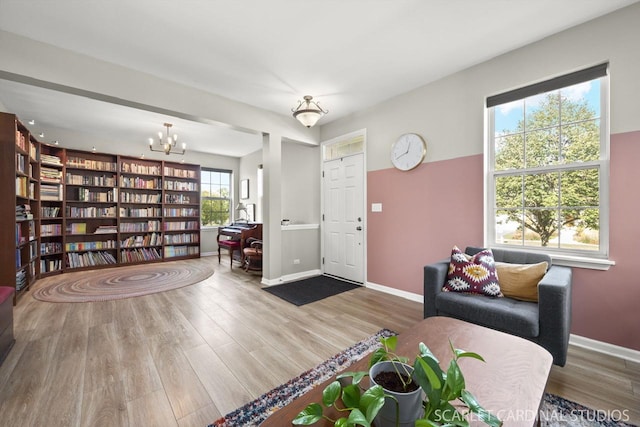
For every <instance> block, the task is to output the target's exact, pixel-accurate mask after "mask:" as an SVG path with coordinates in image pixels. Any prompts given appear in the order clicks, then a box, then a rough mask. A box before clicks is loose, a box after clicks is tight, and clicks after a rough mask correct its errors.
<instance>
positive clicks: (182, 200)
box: [164, 193, 197, 205]
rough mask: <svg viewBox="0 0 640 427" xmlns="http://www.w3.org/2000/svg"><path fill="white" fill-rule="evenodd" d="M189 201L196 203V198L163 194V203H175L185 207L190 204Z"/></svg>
mask: <svg viewBox="0 0 640 427" xmlns="http://www.w3.org/2000/svg"><path fill="white" fill-rule="evenodd" d="M191 200H193V203H197V198H196V197H192V196H188V195H185V194H168V193H167V194H165V195H164V202H165V203H175V204H183V205H187V204H189V203H192V202H191Z"/></svg>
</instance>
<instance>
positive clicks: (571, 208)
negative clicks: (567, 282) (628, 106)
mask: <svg viewBox="0 0 640 427" xmlns="http://www.w3.org/2000/svg"><path fill="white" fill-rule="evenodd" d="M596 81H598V84H599V85H598V87H599V104H598V106H597V108H595V112H594V114H593V115H592V116H591V117H588V118H582V119H579V120H570V119H569V120H568V117H566V113H565V114H563V106H564V105H563V104H566V103H568V101H566V100H565V97H564V96H563V94H562V91H563V89H566V88H560V89H559V90H552V91H550V92H547V93H545V94H542V95H534V96H549V99H551V97H552V96H557V97H558V103H557V104H558V105H557V113H556V114H557V122H553V123H552V124H549V125H547V126H538V127H535V126H533V127H529V105H528V103H527V99H529V98H533V96H532V97H529V98H524V99H521V100H516V101H511V102H517V103H519V102H522V123H521V124H522V126H521V129H510V130H511V131H512V132H506V133H497V132H496V117H495V114H496V113H495V109H496V108H498V107H500V105H495V106H492V107H491V108H489V114H488V118H489V125H488V126H487V129H488V131H489V139H488V140H489V142H490V144H489V146H490V149H489V153H488V154H489V155H488V162H487V169H488V175H487V177H488V179H489V181H488V182H489V185H488V186H487V189H488V194H487V196H488V197H487V201H488V203H487V207H488V208H489V209H488V214H489V215H487V221H486V223H485V224H486V236H487V243H488V244H489V245H491V246H503V247H512V248H513V247H514V246H518V247H522V248H523V249H524V248H527V249H531V248H537V249H544V250H545V251H551V252H558V253H560V254H563V253H564V254H567V255H578V256H584V255H587V256H590V257H593V256H596V257H606V256H607V254H608V227H607V220H608V198H607V195H606V191H604V189H605V188H607V187H606V186H607V184H608V183H607V181H606V176H608V123H607V120H606V112H607V108H606V107H607V103H606V102H605V99H606V95H607V89H608V85H607V81H606V78H604V77H602V78H599V79H596ZM570 87H571V86H568V87H567V88H570ZM550 94H552V95H550ZM569 104H570V103H569ZM569 107H570V105H569ZM569 107H567V108H569ZM535 109H536V106H535V105H534V107H533V110H534V112H535ZM551 112H553V110H551ZM518 113H519V111H518ZM591 123H593V125H592V126H591V128H594V129H595V130H598V131H599V134H598V135H597V137H598V141H597V142H598V148H599V149H598V150H597V151H596V153H594V154H593V155H592V156H593V157H596V158H595V159H592V158H587V159H579V158H574V157H572V155H571V149H572V148H574V151H575V149H576V148H580V147H579V146H577V145H576V146H575V147H571V146H570V145H569V144H571V143H577V142H576V141H572V140H571V136H572V134H571V132H572V131H574V132H575V131H578V130H580V128H582V129H589V124H591ZM535 132H538V133H540V135H543V132H546V133H547V134H549V135H551V134H552V133H553V132H557V140H554V141H553V142H552V143H551V145H553V144H556V145H557V154H556V156H557V157H555V158H552V156H547V158H545V159H535V158H534V157H531V155H530V153H528V151H529V149H530V148H531V147H529V146H528V142H529V141H527V139H528V138H527V137H528V136H529V137H530V136H531V134H533V133H535ZM585 132H586V131H585ZM519 135H520V139H521V141H522V145H521V152H520V153H519V154H516V157H517V156H519V158H520V159H521V163H520V164H521V166H520V167H515V166H514V164H508V165H506V167H501V166H499V165H498V164H497V156H499V155H500V153H499V152H497V151H499V150H501V149H505V147H506V142H505V141H507V138H510V137H512V138H518V136H519ZM534 136H535V135H534ZM574 136H575V135H574ZM543 142H544V140H543ZM547 142H548V141H547ZM594 142H595V139H594ZM532 143H533V142H532ZM500 144H503V145H500ZM578 155H581V154H578ZM587 155H588V154H587ZM519 162H520V161H519V160H517V159H516V161H515V163H519ZM502 166H505V165H504V164H503V165H502ZM589 171H591V172H589ZM581 173H582V174H583V176H586V177H588V178H590V179H591V181H589V182H593V181H594V179H595V181H597V193H598V194H597V195H596V197H591V198H589V195H588V194H586V195H585V194H580V192H577V193H578V194H577V195H574V196H573V198H574V199H575V200H577V201H578V202H583V203H573V204H569V205H568V204H566V202H567V201H568V199H570V198H571V197H572V196H571V194H569V193H570V190H571V185H570V184H571V179H574V182H573V185H574V186H575V179H576V178H577V177H579V176H580V174H581ZM571 174H574V175H575V176H572V175H571ZM545 175H546V176H545ZM553 175H555V177H553ZM506 177H514V178H516V177H517V178H519V181H520V182H519V186H520V189H519V191H518V193H519V197H514V201H517V203H515V204H514V205H510V204H505V205H501V206H499V204H498V203H497V197H496V193H497V192H498V191H499V186H498V181H499V180H500V179H501V178H506ZM528 177H529V179H535V178H536V177H539V179H542V178H545V177H549V178H550V179H552V180H553V179H555V181H556V184H555V190H554V194H553V196H552V197H550V198H553V199H555V202H554V203H553V205H551V203H547V204H543V205H541V206H538V205H534V204H532V202H531V201H529V200H527V187H526V185H527V178H528ZM540 177H541V178H540ZM532 182H533V181H532ZM532 185H533V184H532ZM516 187H517V184H516ZM532 188H533V186H532ZM500 191H501V190H500ZM580 197H582V199H580ZM502 199H504V197H502ZM587 200H588V201H590V202H593V201H595V202H597V203H584V202H585V201H587ZM516 205H517V206H516ZM545 211H548V212H553V214H551V213H550V214H549V215H548V217H549V218H554V220H555V226H556V228H557V230H556V231H555V233H554V239H553V240H554V243H553V244H552V245H550V244H549V240H547V241H546V242H545V243H546V246H545V247H544V248H541V246H542V244H543V239H542V238H541V237H540V235H538V238H539V240H540V244H538V245H537V246H536V245H535V239H534V240H528V239H527V233H528V232H531V231H532V229H534V228H535V227H527V225H526V224H527V222H526V221H527V220H528V219H529V218H528V217H527V215H530V216H532V217H533V216H534V215H536V214H537V215H538V216H543V213H544V212H545ZM509 212H511V213H512V214H513V215H511V219H513V218H515V217H516V216H517V217H519V225H518V226H519V233H520V236H519V239H516V237H517V233H513V236H512V237H513V238H512V239H509V240H510V241H508V240H507V239H504V236H500V235H499V234H500V233H499V231H500V229H501V228H502V226H503V225H504V224H506V223H508V222H509V221H507V219H508V218H509V216H508V213H509ZM576 213H580V214H581V215H582V216H581V217H580V216H578V217H576ZM501 214H502V215H503V216H499V215H501ZM503 217H506V218H507V219H505V220H503V221H502V222H501V221H500V220H499V219H500V218H503ZM572 218H573V220H572V221H570V222H568V219H572ZM576 218H577V219H576ZM589 218H591V221H592V223H593V221H594V220H593V218H596V219H597V224H598V225H597V226H596V230H597V233H596V234H597V235H598V236H597V239H596V241H595V242H593V241H592V242H590V243H586V244H585V245H583V246H579V245H577V244H576V245H569V244H563V243H562V242H563V241H564V237H565V236H563V233H566V234H567V235H568V237H570V238H573V236H574V234H575V230H574V229H575V228H576V227H575V225H576V224H582V232H586V234H589V235H588V236H586V237H584V236H580V238H581V239H583V240H584V241H586V242H589V239H592V236H591V234H592V233H593V230H592V229H591V228H589V227H588V226H584V224H588V223H589V221H588V220H589ZM510 222H511V223H513V222H514V221H510ZM541 222H542V221H541ZM529 224H530V225H532V226H535V224H536V223H535V222H533V221H532V222H530V223H529ZM510 225H512V224H510ZM569 225H573V226H574V227H573V228H574V229H572V228H570V227H569Z"/></svg>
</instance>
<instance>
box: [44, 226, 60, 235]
mask: <svg viewBox="0 0 640 427" xmlns="http://www.w3.org/2000/svg"><path fill="white" fill-rule="evenodd" d="M61 235H62V224H41V225H40V237H50V236H61Z"/></svg>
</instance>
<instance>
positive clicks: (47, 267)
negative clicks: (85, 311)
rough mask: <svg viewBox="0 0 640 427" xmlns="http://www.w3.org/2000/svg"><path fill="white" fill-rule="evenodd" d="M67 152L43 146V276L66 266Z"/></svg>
mask: <svg viewBox="0 0 640 427" xmlns="http://www.w3.org/2000/svg"><path fill="white" fill-rule="evenodd" d="M64 155H65V152H64V149H62V148H59V147H57V146H55V145H47V144H41V145H40V203H39V206H40V211H39V218H40V222H39V224H40V277H45V276H49V275H52V274H59V273H62V268H63V265H64V259H63V257H64V252H63V239H64V233H63V232H64V222H63V221H64V209H63V202H64V194H63V186H64V182H63V180H62V177H63V174H64V163H63V162H64Z"/></svg>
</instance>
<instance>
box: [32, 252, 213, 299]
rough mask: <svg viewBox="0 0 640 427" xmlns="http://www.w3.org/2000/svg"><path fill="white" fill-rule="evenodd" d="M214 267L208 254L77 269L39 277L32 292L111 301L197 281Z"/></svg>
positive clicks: (40, 296) (45, 296)
mask: <svg viewBox="0 0 640 427" xmlns="http://www.w3.org/2000/svg"><path fill="white" fill-rule="evenodd" d="M213 271H214V270H213V263H212V262H211V261H210V259H207V258H200V259H189V260H183V261H170V262H158V263H150V264H141V265H131V266H125V267H114V268H103V269H99V270H85V271H77V272H73V273H64V274H59V275H57V276H51V277H47V278H45V279H42V280H39V281H38V282H37V284H36V289H35V290H34V292H33V294H32V295H33V297H34V298H36V299H38V300H40V301H47V302H91V301H109V300H115V299H124V298H131V297H138V296H142V295H149V294H153V293H157V292H164V291H169V290H172V289H178V288H182V287H184V286H189V285H193V284H194V283H198V282H201V281H203V280H205V279H206V278H208V277H210V276H211V275H212V274H213Z"/></svg>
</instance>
